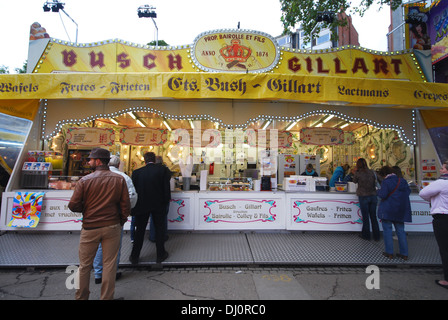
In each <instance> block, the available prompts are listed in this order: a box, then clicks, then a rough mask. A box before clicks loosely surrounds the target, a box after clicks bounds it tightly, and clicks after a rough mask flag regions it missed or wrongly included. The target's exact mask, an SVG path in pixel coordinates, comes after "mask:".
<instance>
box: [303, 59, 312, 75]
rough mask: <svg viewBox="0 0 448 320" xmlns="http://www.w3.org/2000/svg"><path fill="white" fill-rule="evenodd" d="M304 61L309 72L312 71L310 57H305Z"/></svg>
mask: <svg viewBox="0 0 448 320" xmlns="http://www.w3.org/2000/svg"><path fill="white" fill-rule="evenodd" d="M305 62H306V70H307V71H308V72H310V73H311V72H313V61H312V60H311V58H310V57H308V58H306V59H305Z"/></svg>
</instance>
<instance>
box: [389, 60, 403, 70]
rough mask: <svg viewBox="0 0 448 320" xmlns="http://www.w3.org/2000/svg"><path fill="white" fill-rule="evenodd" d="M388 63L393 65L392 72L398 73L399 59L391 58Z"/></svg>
mask: <svg viewBox="0 0 448 320" xmlns="http://www.w3.org/2000/svg"><path fill="white" fill-rule="evenodd" d="M390 63H391V64H392V65H393V66H394V72H395V73H396V74H400V73H401V70H400V65H401V64H402V62H401V60H400V59H392V60H391V61H390Z"/></svg>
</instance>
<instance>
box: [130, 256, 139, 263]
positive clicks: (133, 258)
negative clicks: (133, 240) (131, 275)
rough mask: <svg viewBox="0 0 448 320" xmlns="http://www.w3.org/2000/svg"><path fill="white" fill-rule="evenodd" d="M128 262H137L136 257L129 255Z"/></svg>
mask: <svg viewBox="0 0 448 320" xmlns="http://www.w3.org/2000/svg"><path fill="white" fill-rule="evenodd" d="M129 262H130V263H131V264H138V258H135V257H132V256H130V257H129Z"/></svg>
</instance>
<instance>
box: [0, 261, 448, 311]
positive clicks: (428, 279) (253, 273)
mask: <svg viewBox="0 0 448 320" xmlns="http://www.w3.org/2000/svg"><path fill="white" fill-rule="evenodd" d="M121 271H122V274H123V276H122V278H121V279H120V280H118V281H117V283H116V292H115V297H116V298H120V297H121V298H124V299H125V300H177V301H185V305H186V306H188V302H187V301H193V300H200V301H207V300H209V301H221V302H222V301H226V303H236V302H238V303H243V301H252V302H253V301H268V300H448V290H446V289H444V288H441V287H439V286H437V285H435V283H434V280H435V279H440V277H441V268H439V267H426V268H425V267H419V268H409V267H404V268H400V267H379V268H378V269H375V267H374V270H373V271H369V270H366V268H365V267H299V266H294V267H278V268H277V267H272V268H269V267H262V268H254V267H247V268H246V267H191V268H185V267H184V268H182V267H178V268H164V269H161V270H154V269H150V268H121ZM72 275H73V274H72V273H70V272H68V273H66V270H65V269H61V268H57V269H53V268H50V269H28V270H27V269H0V299H1V300H73V299H74V290H73V289H68V288H70V287H72V286H73V281H72V279H71V276H72ZM90 286H91V299H92V300H97V299H99V292H100V285H97V284H94V282H93V275H92V281H91V285H90ZM369 288H370V289H369ZM231 301H233V302H231ZM181 305H182V304H181Z"/></svg>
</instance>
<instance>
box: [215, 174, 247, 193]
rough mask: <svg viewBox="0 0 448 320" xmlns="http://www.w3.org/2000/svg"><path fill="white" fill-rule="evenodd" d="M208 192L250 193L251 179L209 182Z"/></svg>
mask: <svg viewBox="0 0 448 320" xmlns="http://www.w3.org/2000/svg"><path fill="white" fill-rule="evenodd" d="M208 189H209V190H210V191H251V190H253V181H252V178H245V177H243V178H221V179H219V180H214V181H209V183H208Z"/></svg>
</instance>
